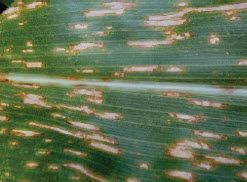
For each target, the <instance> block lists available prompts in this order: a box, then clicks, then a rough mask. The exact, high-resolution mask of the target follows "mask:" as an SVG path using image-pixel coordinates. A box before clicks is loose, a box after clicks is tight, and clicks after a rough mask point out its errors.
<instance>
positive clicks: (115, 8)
mask: <svg viewBox="0 0 247 182" xmlns="http://www.w3.org/2000/svg"><path fill="white" fill-rule="evenodd" d="M103 6H104V7H105V8H104V9H103V8H102V9H98V10H88V11H86V12H85V13H84V16H86V17H102V16H111V15H115V16H121V15H123V14H124V13H125V12H126V10H128V9H130V8H133V7H134V6H135V4H134V3H124V2H110V3H104V4H103Z"/></svg>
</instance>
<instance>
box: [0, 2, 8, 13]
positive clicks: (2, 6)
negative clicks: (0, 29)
mask: <svg viewBox="0 0 247 182" xmlns="http://www.w3.org/2000/svg"><path fill="white" fill-rule="evenodd" d="M7 8H8V7H7V6H6V5H4V4H3V3H1V2H0V13H1V14H2V12H3V11H5V10H6V9H7Z"/></svg>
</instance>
